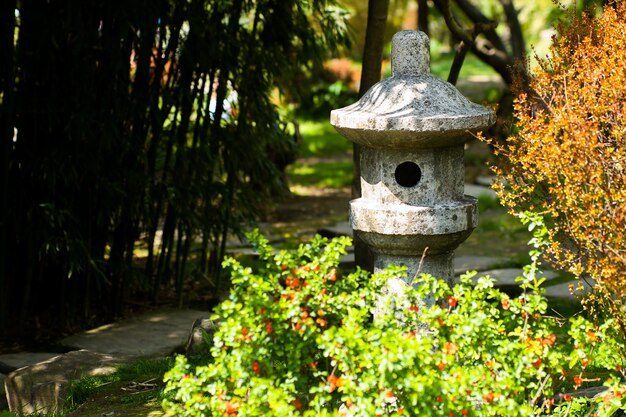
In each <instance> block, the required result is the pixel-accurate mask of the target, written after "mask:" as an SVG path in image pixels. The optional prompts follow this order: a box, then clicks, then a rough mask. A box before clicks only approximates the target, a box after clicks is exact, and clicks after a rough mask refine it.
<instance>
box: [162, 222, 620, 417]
mask: <svg viewBox="0 0 626 417" xmlns="http://www.w3.org/2000/svg"><path fill="white" fill-rule="evenodd" d="M535 226H536V225H535ZM534 228H535V232H536V234H537V235H540V233H544V232H545V228H542V227H534ZM253 241H254V243H255V245H256V247H257V248H258V251H259V253H260V257H261V259H262V260H264V261H265V262H266V264H265V266H264V267H262V268H259V270H258V271H256V272H255V271H253V270H252V269H250V268H244V267H243V266H241V265H240V264H239V263H238V262H237V261H235V260H233V259H229V260H227V261H226V262H225V265H224V266H225V267H227V268H229V269H230V270H231V272H232V281H233V289H232V293H231V296H230V299H229V300H227V301H225V302H224V303H222V304H221V305H220V306H219V307H218V308H217V310H216V314H215V315H216V316H217V317H218V318H219V319H220V320H221V325H220V329H219V330H218V332H217V333H216V334H215V337H214V340H213V343H214V345H213V346H212V348H211V354H212V358H211V359H209V360H207V363H208V364H207V365H204V366H197V367H194V366H192V365H191V364H189V363H188V361H187V359H186V358H184V357H182V356H179V357H178V358H177V360H176V365H175V367H174V368H173V369H172V370H170V371H169V372H168V373H166V375H165V380H166V382H167V387H166V393H167V395H168V397H167V399H166V400H165V401H164V407H165V408H166V409H168V410H169V411H174V412H176V413H177V414H178V415H184V416H223V415H226V416H331V415H332V416H368V417H369V416H377V415H381V416H382V415H392V416H400V415H408V416H412V415H420V416H424V415H433V416H435V415H436V416H439V415H441V416H478V415H480V416H496V415H500V416H531V415H537V414H540V413H542V412H544V411H547V410H549V409H550V408H551V406H552V404H553V402H554V400H553V393H554V392H555V390H556V391H558V390H562V389H566V388H567V389H570V388H572V389H573V387H572V384H573V385H575V386H579V385H580V384H581V378H582V377H581V375H582V374H581V373H580V372H582V369H583V368H585V367H587V366H590V363H591V362H592V361H593V360H594V359H595V358H594V357H593V355H592V354H591V353H590V352H597V346H598V345H600V344H605V343H604V342H605V341H604V337H605V335H604V334H603V332H602V330H603V329H598V328H595V327H593V326H592V325H591V324H589V323H588V322H587V321H585V320H583V319H582V318H580V319H578V321H577V322H576V326H577V327H576V328H574V329H573V330H572V332H571V333H572V335H573V336H574V337H575V338H576V337H578V338H582V339H581V340H585V343H582V342H580V343H579V342H576V343H575V344H573V345H572V346H573V347H572V348H571V349H568V348H566V347H562V348H559V349H557V346H561V345H563V346H565V343H564V342H566V341H567V336H566V335H565V333H564V332H565V331H564V330H563V329H559V328H558V327H557V326H556V325H555V322H554V321H553V320H550V319H548V318H547V317H545V315H544V314H545V312H546V309H547V302H546V299H545V297H543V296H542V295H541V292H542V290H541V288H540V284H541V282H542V279H537V278H536V276H537V274H538V269H537V268H538V266H539V265H538V259H539V258H538V253H533V254H532V258H533V261H534V262H533V264H532V265H530V266H529V267H527V268H526V274H525V278H521V280H523V282H520V284H521V286H522V288H523V293H522V295H520V296H519V297H510V296H509V295H507V294H505V293H502V292H500V291H498V290H496V289H494V288H493V281H492V280H491V279H490V278H488V277H480V278H477V277H476V275H475V274H467V275H464V276H462V277H461V279H460V282H459V283H458V284H456V285H455V286H454V287H450V286H449V285H448V284H446V283H445V282H444V281H442V280H437V279H435V278H433V277H431V276H428V275H421V276H419V277H416V278H415V279H416V281H417V282H418V283H419V286H417V288H416V289H414V288H412V287H409V286H405V288H404V291H403V294H402V295H395V296H390V295H385V294H388V293H387V292H386V290H385V289H386V288H388V286H391V285H395V284H396V283H397V280H398V279H399V278H402V279H406V277H405V272H404V270H403V269H401V268H397V267H390V268H388V269H387V270H385V271H384V272H383V273H380V274H376V275H372V276H370V275H369V274H368V273H366V272H364V271H362V270H360V269H357V271H355V272H353V273H350V274H346V275H343V276H340V275H338V274H337V270H338V269H337V266H338V263H339V260H340V256H341V254H343V253H345V247H346V246H347V245H349V244H350V240H349V239H348V238H338V239H333V240H332V241H328V240H326V239H323V238H321V237H319V236H318V237H316V238H315V239H314V240H313V241H312V242H311V243H310V244H306V245H302V246H300V247H299V248H298V249H297V250H294V251H293V252H287V251H280V252H278V253H275V252H274V251H273V250H272V249H271V248H270V247H269V245H268V244H267V241H266V240H265V239H263V238H262V237H261V236H259V235H258V233H256V234H255V235H254V236H253ZM533 243H534V244H535V245H536V246H540V244H541V239H539V238H537V239H535V240H534V241H533ZM433 300H434V302H433ZM374 312H376V314H374ZM587 332H593V335H594V338H593V340H587V339H590V337H589V336H588V334H587ZM557 333H558V336H557ZM585 338H586V339H585ZM606 346H609V347H611V345H610V344H606ZM605 356H606V355H604V356H602V358H604V359H606V357H605ZM604 359H603V360H604ZM610 366H614V364H613V363H611V364H610ZM572 375H573V376H574V377H573V379H572ZM568 384H569V385H568Z"/></svg>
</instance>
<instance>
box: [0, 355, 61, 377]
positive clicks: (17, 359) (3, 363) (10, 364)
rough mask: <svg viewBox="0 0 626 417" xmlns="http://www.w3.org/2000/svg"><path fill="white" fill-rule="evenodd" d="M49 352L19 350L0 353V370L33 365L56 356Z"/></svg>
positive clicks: (12, 369)
mask: <svg viewBox="0 0 626 417" xmlns="http://www.w3.org/2000/svg"><path fill="white" fill-rule="evenodd" d="M58 355H59V353H50V352H19V353H7V354H4V355H0V371H2V372H5V373H9V372H13V371H15V370H16V369H19V368H23V367H25V366H30V365H34V364H36V363H39V362H43V361H47V360H48V359H50V358H53V357H55V356H58Z"/></svg>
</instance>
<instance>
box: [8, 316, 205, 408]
mask: <svg viewBox="0 0 626 417" xmlns="http://www.w3.org/2000/svg"><path fill="white" fill-rule="evenodd" d="M209 316H210V313H209V312H207V311H197V310H175V309H163V310H159V311H154V312H149V313H147V314H144V315H141V316H138V317H135V318H132V319H128V320H124V321H121V322H118V323H114V324H110V325H106V326H102V327H98V328H96V329H92V330H89V331H86V332H83V333H79V334H76V335H73V336H70V337H68V338H65V339H63V340H62V341H61V345H62V346H64V347H65V348H66V349H68V350H69V349H75V350H73V351H71V352H69V353H65V354H59V353H54V352H22V353H12V354H5V355H0V369H3V370H4V371H11V373H9V375H8V376H6V377H5V376H4V375H1V374H0V382H4V384H3V385H4V387H5V391H6V399H7V400H8V401H2V400H1V399H0V411H1V410H3V409H7V408H10V409H11V411H14V412H17V413H23V414H30V413H35V412H54V411H56V410H59V409H60V407H61V406H62V398H63V396H64V393H65V392H66V388H67V386H68V384H69V383H70V382H71V381H73V380H76V379H79V378H81V377H83V376H89V375H102V374H106V373H110V372H113V370H114V367H113V365H116V364H120V363H124V362H128V361H132V360H136V359H139V358H157V357H165V356H168V355H171V354H173V353H175V352H182V351H183V349H184V347H185V345H186V343H187V339H188V337H189V334H190V331H191V328H192V325H193V323H194V322H195V321H196V320H197V319H200V318H208V317H209ZM5 379H6V380H5ZM3 380H4V381H3ZM2 397H3V398H4V396H2Z"/></svg>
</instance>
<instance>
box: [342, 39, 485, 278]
mask: <svg viewBox="0 0 626 417" xmlns="http://www.w3.org/2000/svg"><path fill="white" fill-rule="evenodd" d="M391 65H392V76H391V78H388V79H386V80H383V81H381V82H380V83H378V84H376V85H374V86H373V87H372V88H371V89H370V90H369V91H368V92H367V93H366V94H365V95H364V96H363V97H362V98H361V100H359V101H358V102H356V103H354V104H352V105H350V106H348V107H345V108H342V109H338V110H333V111H332V112H331V124H332V125H333V126H334V127H335V128H336V129H337V130H338V131H339V132H340V133H341V134H342V135H343V136H345V137H346V138H347V139H349V140H350V141H352V142H354V143H357V144H359V145H361V154H360V169H361V192H362V195H361V198H358V199H355V200H353V201H351V202H350V223H351V226H352V228H353V230H354V233H355V234H356V235H358V236H359V237H360V238H361V239H362V240H363V241H364V242H365V243H366V244H367V245H368V246H369V247H370V249H371V251H372V253H374V271H375V272H376V271H377V270H380V269H383V268H385V267H386V266H387V265H389V264H395V265H405V266H406V267H407V269H408V279H409V280H412V278H413V277H414V276H415V275H416V274H418V273H420V272H423V273H430V274H432V275H434V276H436V277H438V278H447V279H450V280H451V279H452V278H453V276H454V268H453V264H452V259H453V251H454V249H455V248H456V247H457V246H458V245H459V244H460V243H461V242H463V241H464V240H465V239H466V238H467V237H468V236H469V235H470V234H471V232H472V230H473V229H474V228H475V227H476V225H477V223H478V208H477V207H478V204H477V201H476V199H475V198H473V197H470V196H466V195H464V193H463V191H464V163H463V154H464V144H465V142H466V141H467V140H468V139H470V138H471V137H472V134H473V133H475V132H477V131H480V130H483V129H485V128H487V127H489V126H491V125H492V124H493V123H494V122H495V115H494V113H493V112H492V111H491V110H488V109H486V108H485V107H482V106H480V105H478V104H474V103H471V102H470V101H469V100H467V99H466V98H465V97H463V96H462V95H461V94H460V93H459V92H458V90H457V89H456V88H455V87H454V86H453V85H451V84H449V83H447V82H445V81H442V80H439V79H438V78H436V77H434V76H432V75H431V74H430V58H429V41H428V37H427V36H426V35H425V34H424V33H422V32H416V31H402V32H399V33H397V34H396V35H395V36H394V37H393V40H392V62H391Z"/></svg>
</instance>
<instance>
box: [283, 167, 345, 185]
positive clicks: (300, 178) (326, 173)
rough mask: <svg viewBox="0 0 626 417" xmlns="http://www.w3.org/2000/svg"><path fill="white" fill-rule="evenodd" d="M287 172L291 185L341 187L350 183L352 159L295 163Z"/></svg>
mask: <svg viewBox="0 0 626 417" xmlns="http://www.w3.org/2000/svg"><path fill="white" fill-rule="evenodd" d="M287 173H288V175H289V179H290V182H291V185H293V186H305V187H311V186H313V187H321V188H342V187H346V186H349V185H350V184H352V161H351V160H349V161H337V162H320V163H318V164H314V165H303V164H295V165H293V166H291V167H289V169H288V170H287Z"/></svg>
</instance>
